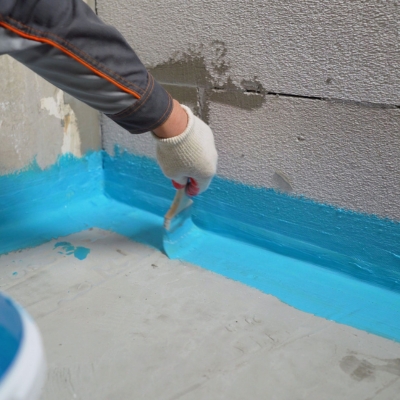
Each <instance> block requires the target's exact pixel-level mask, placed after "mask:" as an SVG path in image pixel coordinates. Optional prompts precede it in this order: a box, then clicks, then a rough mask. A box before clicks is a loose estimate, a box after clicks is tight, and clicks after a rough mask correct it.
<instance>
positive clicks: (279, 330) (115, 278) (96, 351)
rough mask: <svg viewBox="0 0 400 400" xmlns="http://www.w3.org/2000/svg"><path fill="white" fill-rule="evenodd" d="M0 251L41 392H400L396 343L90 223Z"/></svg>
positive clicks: (206, 395)
mask: <svg viewBox="0 0 400 400" xmlns="http://www.w3.org/2000/svg"><path fill="white" fill-rule="evenodd" d="M58 241H63V242H64V241H67V242H69V243H71V245H72V246H75V248H76V247H78V246H83V247H86V248H89V249H90V253H89V255H88V256H87V258H86V259H84V260H79V259H77V258H74V255H72V254H71V255H67V254H66V252H65V251H63V250H62V246H59V247H55V243H56V241H52V242H50V243H47V244H44V245H42V246H40V247H37V248H33V249H27V250H23V251H20V252H16V253H10V254H8V255H3V256H1V257H0V266H1V268H0V290H2V291H4V292H6V293H7V294H9V295H11V296H12V297H14V298H15V299H16V300H17V301H18V302H20V303H21V304H22V305H23V306H24V307H26V308H27V310H28V311H29V312H30V313H31V315H32V316H33V317H34V318H35V320H36V321H37V323H38V325H39V328H40V330H41V332H42V335H43V339H44V343H45V348H46V353H47V359H48V364H49V372H48V381H47V384H46V387H45V389H44V393H43V396H42V399H43V400H46V399H51V400H53V399H58V400H64V399H98V400H101V399H117V398H118V399H127V400H128V399H160V400H161V399H166V400H167V399H168V400H172V399H182V400H183V399H186V400H189V399H193V400H194V399H196V400H199V399H238V400H243V399H260V400H261V399H274V400H286V399H287V400H292V399H298V400H300V399H307V400H312V399H315V400H320V399H333V400H336V399H343V400H344V399H346V400H347V399H353V400H366V399H375V400H389V399H395V398H396V396H397V395H398V393H399V391H400V345H399V344H398V343H395V342H391V341H388V340H386V339H382V338H380V337H377V336H374V335H370V334H368V333H366V332H362V331H358V330H356V329H354V328H350V327H347V326H344V325H339V324H336V323H333V322H330V321H327V320H324V319H321V318H317V317H314V316H312V315H310V314H306V313H304V312H300V311H298V310H296V309H294V308H292V307H289V306H287V305H285V304H283V303H281V302H280V301H278V300H277V299H276V298H274V297H272V296H269V295H266V294H263V293H261V292H259V291H257V290H255V289H252V288H249V287H247V286H244V285H242V284H240V283H238V282H234V281H231V280H228V279H226V278H223V277H221V276H218V275H215V274H213V273H210V272H208V271H206V270H203V269H200V268H198V267H196V266H193V265H189V264H186V263H182V262H180V261H170V260H168V259H167V258H166V257H165V256H164V255H163V254H161V253H159V252H158V251H156V250H153V249H151V248H148V247H145V246H143V245H140V244H137V243H134V242H132V241H129V240H128V239H126V238H123V237H121V236H118V235H116V234H112V233H109V232H106V231H101V230H97V229H96V230H90V231H86V232H82V233H79V234H74V235H71V236H69V237H66V238H63V239H59V240H58Z"/></svg>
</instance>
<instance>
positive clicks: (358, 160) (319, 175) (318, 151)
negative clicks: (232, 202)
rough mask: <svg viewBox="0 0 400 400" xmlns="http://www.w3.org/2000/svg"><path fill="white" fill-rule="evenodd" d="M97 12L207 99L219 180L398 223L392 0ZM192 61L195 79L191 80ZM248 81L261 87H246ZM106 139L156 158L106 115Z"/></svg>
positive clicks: (195, 2) (174, 4)
mask: <svg viewBox="0 0 400 400" xmlns="http://www.w3.org/2000/svg"><path fill="white" fill-rule="evenodd" d="M97 8H98V11H99V15H100V17H102V18H103V19H104V20H106V21H107V22H109V23H111V24H113V25H115V26H117V27H118V28H119V29H120V30H121V31H122V32H123V33H124V34H125V35H126V37H127V39H128V40H129V42H130V44H131V45H132V46H133V48H134V49H135V50H136V51H137V52H138V54H139V55H140V57H141V58H142V60H143V61H144V62H145V64H146V65H147V66H148V67H150V68H152V69H153V70H155V71H159V70H160V67H161V69H162V68H164V72H165V70H166V71H167V72H166V73H164V74H163V75H162V77H163V78H162V80H163V82H164V83H167V84H177V85H178V86H183V87H185V86H187V87H188V89H189V88H190V89H191V90H192V89H193V87H196V86H197V89H198V91H199V93H200V95H199V96H198V104H195V103H193V102H192V104H191V106H199V103H201V102H202V101H203V100H204V104H202V105H201V104H200V105H201V106H202V107H203V108H204V107H206V108H207V109H208V111H207V118H208V121H209V122H210V124H211V126H212V128H213V130H214V132H215V135H216V141H217V146H218V150H219V154H220V160H219V174H220V175H222V176H225V177H227V178H231V179H235V180H238V181H242V182H245V183H248V184H251V185H257V186H263V187H268V188H269V187H272V188H276V189H278V190H282V191H285V192H290V193H292V194H295V195H304V196H306V197H308V198H311V199H315V200H317V201H320V202H323V203H328V204H334V205H336V206H338V207H343V208H346V209H351V210H356V211H361V212H366V213H370V214H377V215H380V216H384V217H389V218H392V219H395V220H400V202H399V198H400V173H399V170H400V161H399V160H400V108H399V107H398V106H399V105H400V47H399V28H400V3H398V2H397V1H390V0H388V1H378V0H373V1H370V2H365V1H362V0H355V1H351V2H348V1H337V0H334V1H332V0H330V1H325V0H319V1H317V0H304V1H301V2H297V1H287V2H285V1H265V0H254V1H247V0H241V1H239V0H238V1H226V0H224V1H222V0H202V1H200V0H191V1H190V2H189V1H187V2H182V1H177V0H168V1H165V0H164V1H149V0H135V1H133V0H123V1H122V0H111V1H105V0H98V4H97ZM193 58H195V59H196V60H197V61H195V63H194V64H193V66H192V67H190V63H188V62H187V60H188V59H192V60H193ZM182 63H183V64H185V63H186V66H184V67H183V72H184V73H181V72H182V71H178V69H179V68H180V65H181V64H182ZM196 63H197V64H196ZM202 63H203V67H205V72H204V71H203V72H202V71H201V68H202V66H201V64H202ZM168 68H169V69H168ZM190 68H192V69H193V68H194V69H196V68H197V69H196V73H197V74H199V75H201V76H202V77H201V78H200V79H197V78H194V79H192V78H190V76H189V75H190V73H188V71H189V69H190ZM174 71H176V76H174ZM199 71H200V72H199ZM203 78H204V79H205V83H204V82H203ZM249 82H250V86H251V85H254V84H255V85H256V86H257V85H259V88H260V93H259V94H249V93H244V89H246V88H248V87H249ZM214 87H218V88H220V89H222V90H221V91H215V90H214V89H213V88H214ZM270 92H273V93H279V94H281V96H276V95H272V94H269V93H270ZM201 93H203V94H204V93H205V95H204V96H203V95H201ZM221 93H222V95H223V94H224V93H225V94H226V95H232V94H233V95H234V96H236V95H238V96H241V97H242V98H243V96H256V97H255V98H253V100H254V99H255V102H254V101H253V100H252V99H250V100H249V101H248V103H249V104H250V103H256V106H254V105H253V106H249V104H247V103H246V101H247V100H246V99H245V100H244V101H236V100H234V101H231V100H229V99H228V98H226V99H225V100H222V101H221ZM283 94H286V95H296V96H301V97H286V96H283ZM218 96H219V97H218ZM308 97H322V98H324V99H330V100H317V99H310V98H308ZM188 98H189V97H188ZM202 99H203V100H202ZM332 99H335V100H332ZM242 100H243V99H242ZM246 104H247V105H246ZM396 105H397V106H396ZM203 116H205V115H204V114H203ZM103 143H104V147H105V149H106V150H107V151H109V152H112V151H113V147H114V145H115V144H119V145H121V146H122V147H125V148H127V149H128V150H130V151H132V152H134V153H137V154H145V155H149V156H151V157H154V143H152V141H151V138H150V135H148V134H144V135H142V136H140V137H137V136H130V135H129V134H127V133H125V132H124V131H123V130H122V129H120V128H118V127H117V126H116V125H115V124H114V123H113V122H111V121H109V120H104V124H103Z"/></svg>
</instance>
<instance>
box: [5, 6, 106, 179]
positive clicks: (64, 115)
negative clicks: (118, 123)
mask: <svg viewBox="0 0 400 400" xmlns="http://www.w3.org/2000/svg"><path fill="white" fill-rule="evenodd" d="M88 3H89V4H90V5H91V6H92V7H94V1H92V0H90V1H89V2H88ZM0 71H1V74H0V143H1V146H0V175H4V174H8V173H10V172H13V171H15V170H19V169H21V168H24V167H26V166H27V165H29V164H30V163H31V162H32V161H33V160H34V159H36V161H37V163H38V164H39V166H40V167H41V168H45V167H47V166H49V165H51V164H53V163H54V162H55V161H56V159H57V157H58V156H59V155H61V154H64V153H67V152H70V153H73V154H75V155H76V156H80V155H82V154H83V153H84V152H85V151H87V150H90V149H99V148H100V147H101V137H100V126H99V120H98V114H97V112H96V111H94V110H92V109H91V108H89V107H88V106H86V105H85V104H83V103H81V102H79V101H78V100H76V99H73V98H71V97H70V96H68V95H65V94H64V93H63V92H62V91H60V90H59V89H57V88H56V87H54V86H53V85H51V84H50V83H48V82H46V81H45V80H43V79H42V78H40V77H39V76H38V75H36V74H34V73H33V72H31V71H30V70H29V69H27V68H26V67H24V66H23V65H22V64H20V63H18V62H16V61H15V60H13V59H12V58H11V57H8V56H2V57H0Z"/></svg>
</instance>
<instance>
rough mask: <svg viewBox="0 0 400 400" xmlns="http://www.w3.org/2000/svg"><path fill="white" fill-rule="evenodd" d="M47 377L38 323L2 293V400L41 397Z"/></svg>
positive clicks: (0, 395)
mask: <svg viewBox="0 0 400 400" xmlns="http://www.w3.org/2000/svg"><path fill="white" fill-rule="evenodd" d="M45 378H46V361H45V356H44V350H43V344H42V339H41V337H40V333H39V330H38V328H37V326H36V324H35V322H34V321H33V319H32V318H31V317H30V316H29V314H28V313H27V312H26V311H25V310H24V309H23V308H22V307H20V306H19V305H17V304H16V303H15V302H14V301H12V300H11V299H10V298H8V297H6V296H4V295H2V294H0V400H37V399H38V398H39V396H40V394H41V390H42V388H43V385H44V382H45Z"/></svg>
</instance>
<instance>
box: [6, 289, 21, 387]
mask: <svg viewBox="0 0 400 400" xmlns="http://www.w3.org/2000/svg"><path fill="white" fill-rule="evenodd" d="M22 339H23V326H22V320H21V317H20V314H19V312H18V309H17V307H16V306H15V305H14V304H13V302H12V301H11V300H10V299H8V298H7V297H4V296H3V295H1V294H0V384H1V381H2V379H3V378H4V377H5V375H6V373H7V371H8V370H9V368H10V367H11V366H12V364H13V362H14V360H15V358H16V356H17V354H18V350H19V348H20V345H21V343H22Z"/></svg>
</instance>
